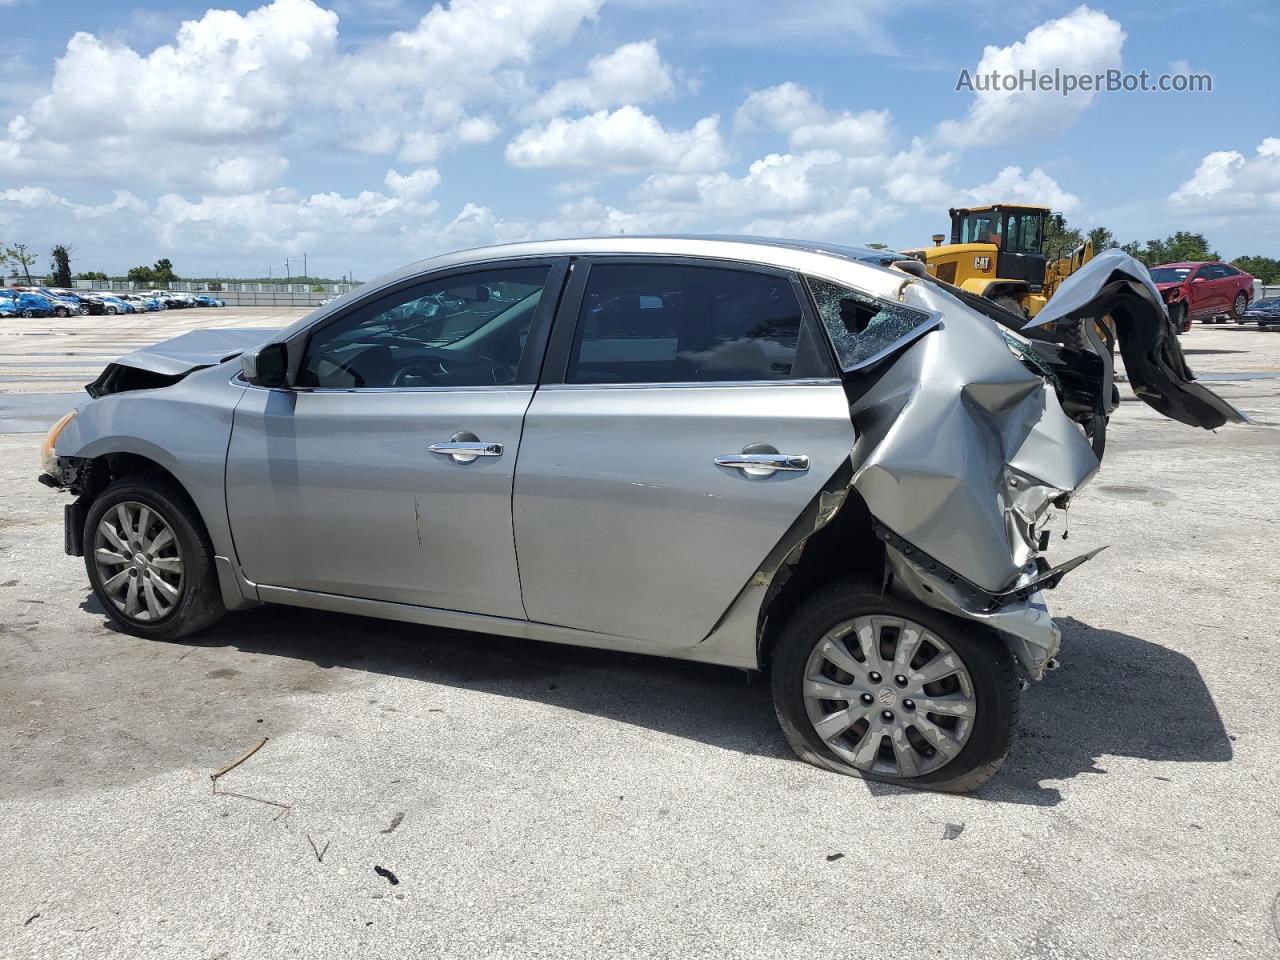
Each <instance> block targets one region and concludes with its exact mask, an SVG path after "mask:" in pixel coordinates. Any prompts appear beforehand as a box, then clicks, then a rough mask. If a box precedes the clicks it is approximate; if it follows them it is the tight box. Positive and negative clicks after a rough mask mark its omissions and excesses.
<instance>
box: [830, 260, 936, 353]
mask: <svg viewBox="0 0 1280 960" xmlns="http://www.w3.org/2000/svg"><path fill="white" fill-rule="evenodd" d="M806 281H807V282H808V284H809V292H810V293H812V294H813V300H814V303H815V304H816V305H817V308H818V316H819V317H820V318H821V319H822V325H823V326H824V327H826V328H827V333H828V335H830V337H831V343H832V345H833V346H834V347H835V349H836V356H837V358H838V359H839V361H840V368H841V369H842V370H845V371H849V370H856V369H857V368H858V367H862V366H866V365H867V364H869V363H872V362H874V361H876V360H878V359H880V358H881V357H883V356H885V355H887V354H888V353H891V352H892V351H894V350H896V349H898V348H899V347H901V346H904V345H905V344H907V343H909V342H910V341H912V340H914V339H915V338H916V337H919V336H920V335H921V334H924V333H926V332H927V331H928V330H930V329H932V328H933V326H934V325H935V324H936V323H937V322H938V317H937V316H935V315H934V314H931V313H926V312H925V311H923V310H916V309H914V308H913V307H904V306H903V305H902V304H899V303H890V302H888V301H886V300H877V299H875V298H874V297H869V296H867V295H866V294H865V293H859V292H858V291H856V290H851V289H850V288H848V287H844V286H841V285H840V284H838V283H832V282H830V281H829V280H819V279H817V278H816V277H808V278H806Z"/></svg>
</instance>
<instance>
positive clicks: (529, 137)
mask: <svg viewBox="0 0 1280 960" xmlns="http://www.w3.org/2000/svg"><path fill="white" fill-rule="evenodd" d="M719 122H720V118H719V117H717V116H714V115H712V116H709V117H703V118H702V119H701V120H699V121H698V122H697V123H696V124H694V125H693V126H692V127H691V128H690V129H688V130H672V131H668V130H666V129H664V128H663V126H662V124H661V123H659V122H658V120H657V119H656V118H655V117H653V116H652V115H650V114H647V113H644V112H643V111H642V110H640V109H639V108H638V107H633V106H625V107H619V108H618V109H617V110H614V111H613V112H609V111H607V110H598V111H596V112H595V113H592V114H588V115H587V116H585V117H581V118H579V119H577V120H566V119H565V118H563V117H557V118H555V119H554V120H552V121H551V122H550V123H547V124H544V125H538V126H533V127H529V128H528V129H526V130H523V131H521V133H520V135H519V136H517V137H516V138H515V139H514V140H513V141H511V143H509V144H507V150H506V156H507V162H508V163H510V164H511V165H512V166H515V167H588V168H591V169H594V170H602V171H609V172H613V173H639V172H648V171H672V172H680V173H699V172H704V171H710V170H716V169H718V168H720V167H721V166H723V165H724V164H725V163H726V162H727V161H728V157H727V155H726V153H725V149H724V144H723V142H722V141H721V139H720V131H719Z"/></svg>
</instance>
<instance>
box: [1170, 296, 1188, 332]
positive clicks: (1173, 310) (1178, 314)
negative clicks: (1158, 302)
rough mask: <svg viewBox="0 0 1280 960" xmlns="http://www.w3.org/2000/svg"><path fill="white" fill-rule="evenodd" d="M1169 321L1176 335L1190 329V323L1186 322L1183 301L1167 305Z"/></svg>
mask: <svg viewBox="0 0 1280 960" xmlns="http://www.w3.org/2000/svg"><path fill="white" fill-rule="evenodd" d="M1169 322H1170V323H1172V324H1173V329H1174V330H1175V331H1176V332H1177V334H1178V336H1182V334H1184V333H1187V332H1188V331H1190V329H1191V324H1190V323H1188V322H1187V305H1186V304H1185V303H1175V304H1171V305H1170V306H1169Z"/></svg>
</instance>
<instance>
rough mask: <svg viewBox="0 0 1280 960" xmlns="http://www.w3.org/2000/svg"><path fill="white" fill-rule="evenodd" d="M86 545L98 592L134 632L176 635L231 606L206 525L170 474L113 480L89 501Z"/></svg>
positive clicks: (196, 627)
mask: <svg viewBox="0 0 1280 960" xmlns="http://www.w3.org/2000/svg"><path fill="white" fill-rule="evenodd" d="M84 545H85V555H84V556H85V567H86V568H87V570H88V573H89V582H90V584H91V585H92V586H93V592H94V594H95V595H96V596H97V598H98V602H99V603H101V604H102V606H103V608H104V609H105V610H106V612H107V615H108V616H109V617H110V618H111V619H112V620H114V621H115V622H116V623H117V624H119V625H120V627H121V628H122V629H124V630H125V631H126V632H128V633H132V634H134V635H135V636H139V637H145V638H147V639H154V640H171V639H174V638H176V637H182V636H186V635H187V634H190V633H195V632H196V631H198V630H202V629H204V628H205V627H207V626H209V625H211V624H212V623H214V622H215V621H216V620H218V619H219V618H220V617H222V615H223V613H224V612H225V609H224V607H223V605H222V596H221V594H220V593H219V591H218V579H217V573H216V571H215V570H214V566H213V549H212V547H211V546H210V544H209V540H208V536H207V534H206V533H205V530H204V525H203V523H202V522H201V520H200V517H199V515H198V514H197V512H196V509H195V506H194V505H193V504H192V503H191V501H190V500H189V499H188V498H187V496H186V495H185V494H184V493H183V492H182V491H181V490H179V489H178V488H177V487H175V486H174V485H173V484H172V483H171V482H169V481H168V480H165V479H163V478H160V477H153V476H140V477H124V478H121V479H119V480H116V481H115V482H113V483H112V484H111V485H110V486H109V487H107V489H106V490H104V491H103V492H102V494H101V495H100V496H99V497H98V499H96V500H95V501H94V502H93V505H92V506H91V507H90V508H89V512H88V516H87V517H86V519H85V536H84Z"/></svg>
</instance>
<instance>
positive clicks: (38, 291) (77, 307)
mask: <svg viewBox="0 0 1280 960" xmlns="http://www.w3.org/2000/svg"><path fill="white" fill-rule="evenodd" d="M26 292H28V293H33V294H35V295H37V296H40V297H44V299H45V300H47V301H49V306H50V308H51V309H52V310H53V315H54V316H55V317H74V316H79V315H83V314H87V313H88V312H89V308H88V307H87V306H85V305H84V304H83V303H82V302H81V301H80V298H79V297H77V296H74V295H73V294H70V293H59V292H58V291H56V290H50V289H49V288H48V287H36V288H35V289H34V290H28V291H26Z"/></svg>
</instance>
